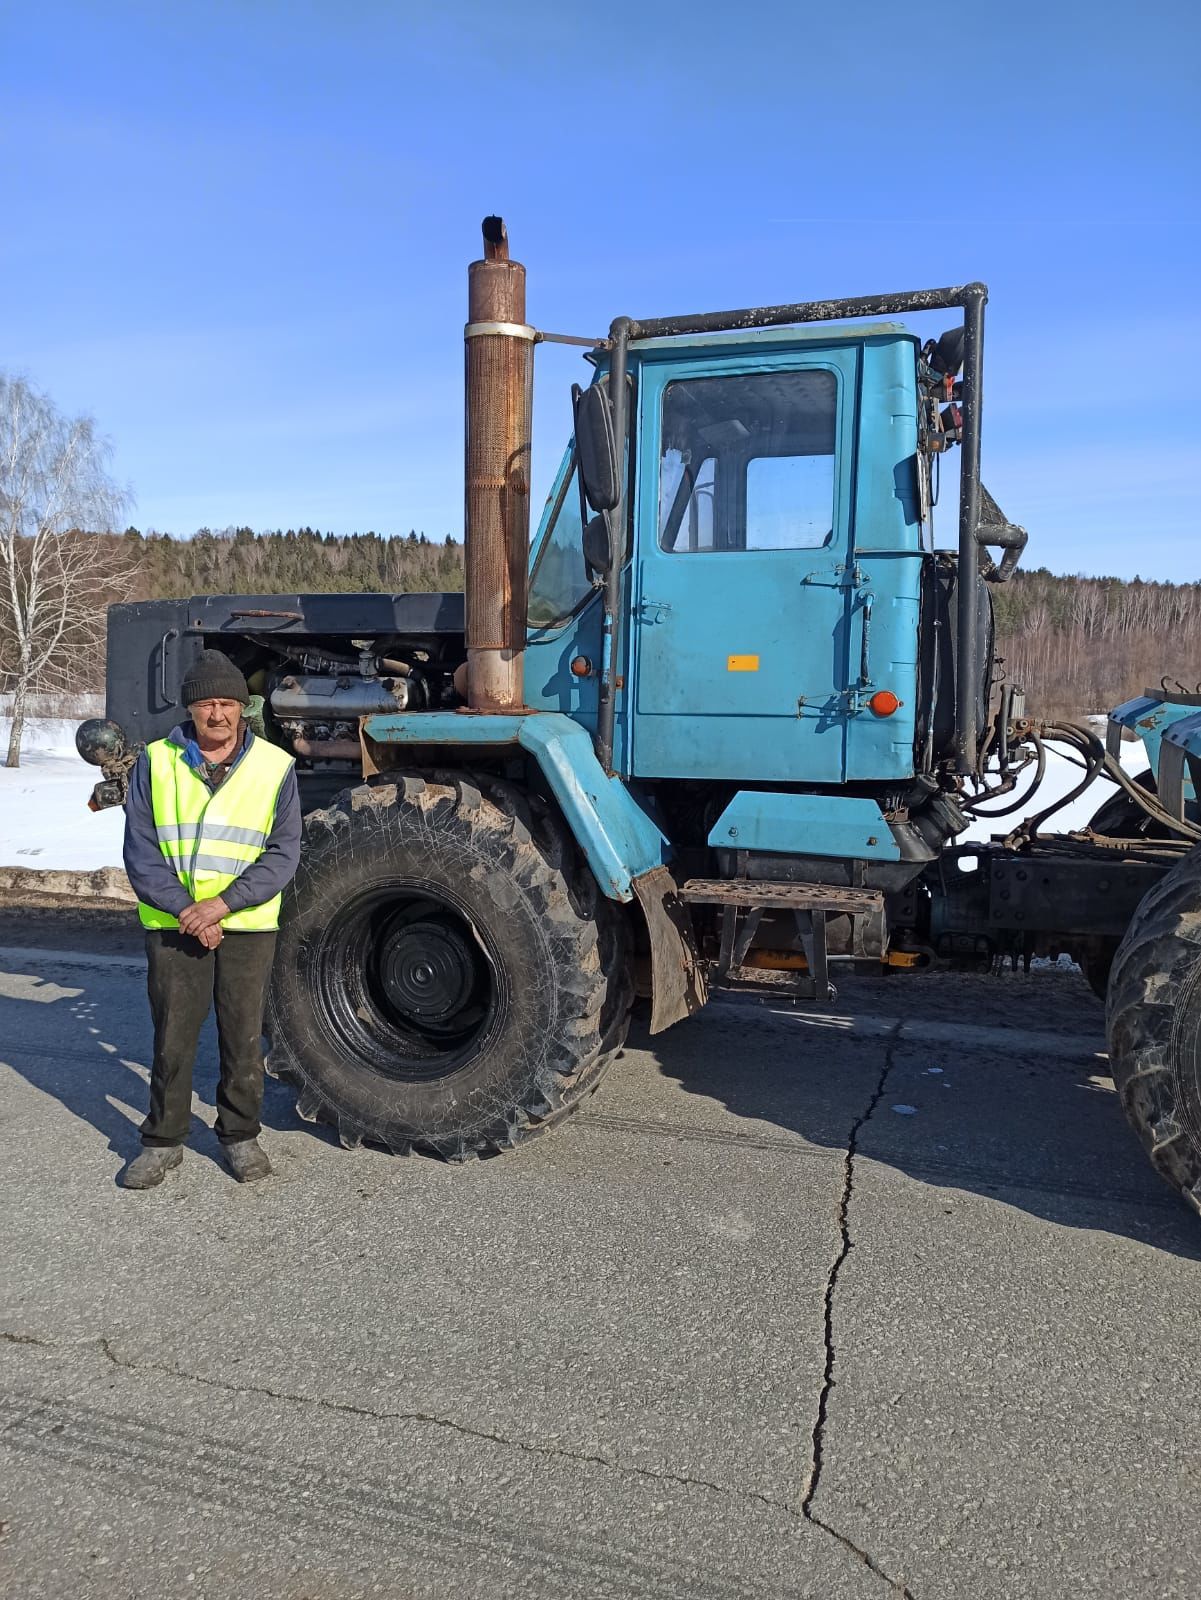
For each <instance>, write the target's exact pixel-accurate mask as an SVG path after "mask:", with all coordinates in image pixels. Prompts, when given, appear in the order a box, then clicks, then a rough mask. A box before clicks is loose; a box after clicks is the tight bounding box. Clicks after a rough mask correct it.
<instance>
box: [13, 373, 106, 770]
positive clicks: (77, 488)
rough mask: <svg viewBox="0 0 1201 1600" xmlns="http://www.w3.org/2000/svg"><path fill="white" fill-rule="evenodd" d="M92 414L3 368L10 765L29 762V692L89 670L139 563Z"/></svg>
mask: <svg viewBox="0 0 1201 1600" xmlns="http://www.w3.org/2000/svg"><path fill="white" fill-rule="evenodd" d="M108 456H109V449H108V445H107V443H106V442H105V441H104V440H103V439H101V438H100V437H99V436H98V435H97V433H96V425H95V423H94V422H93V420H92V418H91V417H86V416H82V417H74V418H69V417H65V416H63V415H62V414H61V412H59V410H58V409H57V407H56V406H55V405H54V403H53V401H52V400H51V399H50V397H49V396H48V395H46V394H43V393H41V392H39V391H38V390H37V389H35V388H33V387H32V385H31V384H30V383H29V382H28V381H27V380H26V379H24V378H9V377H6V376H5V375H4V374H2V373H0V687H3V688H4V689H5V690H6V691H8V692H10V693H11V694H12V723H11V726H10V729H9V739H8V761H7V765H8V766H10V767H17V766H20V764H21V738H22V734H23V732H24V727H25V717H26V714H27V712H28V709H29V703H30V697H31V695H32V694H33V693H34V692H35V691H38V690H46V689H55V688H57V689H66V688H69V687H71V686H72V684H73V683H78V682H79V680H80V676H81V674H80V670H79V669H80V665H81V654H82V653H83V652H87V651H89V650H97V649H99V650H103V648H104V631H105V605H106V603H107V602H108V601H110V600H113V599H119V598H120V597H121V595H122V594H123V593H124V592H126V591H127V589H128V583H129V579H130V576H131V566H130V563H129V562H128V561H127V560H123V559H122V558H121V557H119V556H118V557H115V556H114V551H113V548H112V541H111V540H101V539H97V538H94V537H92V535H94V534H97V533H105V532H109V531H111V530H112V529H114V528H115V527H116V526H117V524H118V521H119V519H120V516H121V513H122V511H123V509H124V506H125V503H126V496H125V495H124V494H123V493H122V492H121V490H120V489H119V488H118V487H117V485H116V484H115V483H114V482H113V480H112V478H111V477H110V476H109V473H108V470H107V468H108Z"/></svg>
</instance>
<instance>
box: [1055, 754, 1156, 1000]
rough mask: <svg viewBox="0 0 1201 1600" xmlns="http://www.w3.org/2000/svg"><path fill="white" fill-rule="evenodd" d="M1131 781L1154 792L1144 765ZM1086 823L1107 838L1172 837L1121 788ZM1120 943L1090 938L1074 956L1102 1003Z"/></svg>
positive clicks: (1150, 792)
mask: <svg viewBox="0 0 1201 1600" xmlns="http://www.w3.org/2000/svg"><path fill="white" fill-rule="evenodd" d="M1132 781H1133V782H1134V783H1136V784H1137V785H1138V787H1139V788H1140V789H1146V790H1147V792H1148V794H1154V793H1155V776H1154V774H1153V773H1152V771H1151V769H1150V767H1144V768H1143V769H1142V771H1141V772H1136V773H1135V774H1134V775H1133V779H1132ZM1088 825H1089V827H1090V828H1091V829H1092V831H1093V832H1094V833H1100V834H1103V835H1104V836H1105V837H1106V838H1109V839H1166V838H1170V837H1171V835H1170V834H1169V833H1168V830H1167V829H1166V828H1165V827H1163V825H1162V824H1161V823H1158V822H1156V821H1154V820H1153V818H1151V817H1149V816H1148V815H1147V813H1146V812H1145V811H1144V810H1143V808H1142V806H1140V805H1139V803H1138V801H1137V800H1133V799H1131V797H1130V796H1129V795H1128V794H1127V793H1126V792H1125V790H1123V789H1119V790H1118V791H1117V792H1116V793H1115V794H1111V795H1110V797H1109V799H1108V800H1107V801H1106V802H1105V804H1104V805H1103V806H1101V807H1100V809H1099V810H1097V811H1096V812H1094V813H1093V816H1092V818H1091V819H1090V821H1089V824H1088ZM1120 943H1121V940H1120V939H1106V938H1097V939H1091V940H1090V941H1089V947H1088V949H1086V950H1084V951H1082V952H1080V953H1079V954H1077V956H1076V959H1077V961H1078V962H1079V963H1080V970H1081V971H1082V972H1083V973H1084V980H1085V982H1086V983H1087V984H1088V986H1089V988H1090V989H1091V990H1092V991H1093V993H1094V994H1095V995H1096V997H1097V999H1098V1000H1100V1002H1101V1004H1102V1005H1104V1004H1105V1000H1106V997H1107V995H1108V993H1109V974H1110V972H1111V971H1112V970H1113V961H1114V957H1115V956H1116V954H1117V951H1118V945H1119V944H1120Z"/></svg>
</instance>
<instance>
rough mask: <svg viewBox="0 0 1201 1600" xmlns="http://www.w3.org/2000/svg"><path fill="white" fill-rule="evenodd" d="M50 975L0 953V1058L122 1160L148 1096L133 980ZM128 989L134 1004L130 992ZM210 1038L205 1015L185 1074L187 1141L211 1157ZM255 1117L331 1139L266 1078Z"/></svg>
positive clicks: (90, 972) (270, 1125) (146, 1047)
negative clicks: (189, 1097)
mask: <svg viewBox="0 0 1201 1600" xmlns="http://www.w3.org/2000/svg"><path fill="white" fill-rule="evenodd" d="M48 972H49V974H50V975H49V976H46V977H41V976H31V975H29V974H27V973H24V972H12V971H7V970H5V963H3V962H0V1063H3V1064H4V1065H7V1066H9V1067H11V1068H12V1069H13V1070H14V1071H15V1072H18V1073H19V1074H20V1075H21V1076H22V1077H23V1078H24V1079H25V1080H26V1082H27V1083H29V1084H31V1085H32V1087H33V1088H35V1089H38V1090H40V1091H41V1092H42V1093H43V1094H47V1095H50V1096H52V1097H53V1098H54V1099H55V1100H57V1101H59V1102H60V1104H62V1105H63V1106H65V1107H66V1109H67V1110H68V1111H69V1112H70V1113H71V1114H72V1115H73V1116H75V1117H78V1118H79V1120H80V1121H81V1122H86V1123H88V1124H90V1125H91V1126H92V1127H93V1128H95V1129H96V1131H97V1132H98V1133H99V1134H100V1135H101V1136H102V1137H103V1138H104V1139H105V1140H106V1142H107V1145H108V1148H109V1149H110V1150H111V1151H113V1152H114V1153H115V1154H116V1155H117V1156H119V1157H120V1158H121V1160H122V1161H123V1162H124V1161H129V1160H130V1159H132V1157H134V1156H136V1155H137V1153H138V1151H139V1150H140V1149H141V1140H140V1138H139V1129H140V1127H141V1123H142V1118H143V1116H144V1115H145V1111H146V1106H147V1102H148V1097H149V1082H150V1061H151V1057H152V1053H153V1040H152V1033H151V1028H150V1020H149V1013H148V1008H146V1007H145V1002H144V999H143V991H142V985H141V982H140V981H139V980H138V979H137V978H136V977H133V978H132V981H131V975H130V974H129V973H128V972H127V970H125V969H123V968H118V969H116V972H115V973H114V975H113V976H112V977H111V978H110V977H106V975H105V973H104V971H103V970H102V969H87V968H80V967H72V968H65V967H64V968H59V969H53V968H48ZM131 998H133V999H134V1002H135V1005H136V1007H137V1009H136V1010H135V1009H133V1008H132V1007H131V1006H130V1004H129V1001H130V999H131ZM216 1089H217V1038H216V1030H215V1027H214V1025H213V1020H212V1018H211V1017H210V1018H209V1020H208V1022H206V1024H205V1026H204V1030H203V1032H202V1034H201V1039H200V1047H199V1049H198V1051H197V1057H196V1069H195V1073H194V1076H193V1080H192V1090H193V1096H194V1100H195V1101H198V1102H199V1103H200V1104H201V1106H203V1107H204V1108H205V1109H206V1110H207V1111H208V1112H209V1113H210V1117H209V1119H208V1120H207V1121H206V1119H205V1117H203V1116H201V1115H198V1114H197V1111H196V1109H195V1108H194V1109H193V1112H192V1117H191V1125H190V1127H189V1130H188V1136H187V1139H186V1141H185V1144H186V1146H187V1148H188V1149H189V1150H193V1151H195V1152H196V1153H198V1154H200V1155H202V1156H207V1157H208V1158H209V1159H211V1160H212V1161H214V1162H218V1163H219V1152H218V1145H217V1139H216V1135H215V1134H214V1133H213V1131H212V1127H211V1120H212V1118H213V1117H215V1115H216V1099H215V1096H216ZM263 1127H264V1128H265V1129H266V1130H268V1131H274V1132H279V1133H284V1132H298V1131H301V1132H305V1133H308V1134H311V1135H314V1136H315V1137H316V1138H318V1139H319V1140H321V1141H323V1142H327V1143H328V1142H336V1141H334V1140H332V1136H331V1135H329V1134H328V1133H327V1130H325V1129H318V1128H315V1127H314V1126H313V1125H312V1124H310V1123H307V1122H304V1121H303V1120H302V1119H301V1118H300V1117H298V1116H297V1114H296V1105H295V1097H294V1095H293V1094H292V1091H291V1090H290V1089H288V1088H286V1087H285V1086H284V1085H283V1084H280V1083H277V1082H276V1081H275V1080H274V1079H273V1078H268V1079H267V1081H266V1086H265V1090H264V1094H263Z"/></svg>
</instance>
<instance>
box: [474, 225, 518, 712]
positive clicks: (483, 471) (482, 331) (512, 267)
mask: <svg viewBox="0 0 1201 1600" xmlns="http://www.w3.org/2000/svg"><path fill="white" fill-rule="evenodd" d="M483 235H484V256H483V259H482V260H480V261H473V262H472V263H471V265H470V267H469V268H468V273H467V282H468V291H467V299H468V306H467V319H468V335H469V336H468V337H467V338H466V339H465V351H466V398H467V404H466V504H465V508H464V509H465V530H466V550H465V567H466V590H467V693H468V702H469V704H470V705H471V706H472V707H473V709H475V710H477V711H514V710H517V709H518V708H519V707H520V706H521V704H522V701H523V699H524V688H523V680H522V652H523V651H524V649H525V613H526V565H527V560H528V555H529V542H530V428H531V402H532V396H533V348H534V346H533V330H532V329H530V328H528V327H527V325H526V320H525V268H524V267H523V266H522V265H521V264H520V263H519V262H517V261H510V260H509V241H508V235H507V234H506V232H505V225H504V223H503V222H502V221H501V219H500V218H499V217H486V218H485V219H484V224H483ZM481 324H483V325H484V326H483V327H482V328H481V326H480V325H481ZM498 325H499V326H498Z"/></svg>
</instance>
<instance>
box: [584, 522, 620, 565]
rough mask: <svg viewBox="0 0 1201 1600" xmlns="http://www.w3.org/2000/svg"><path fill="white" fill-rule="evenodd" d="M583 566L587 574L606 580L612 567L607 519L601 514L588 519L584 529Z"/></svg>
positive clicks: (610, 538) (611, 542)
mask: <svg viewBox="0 0 1201 1600" xmlns="http://www.w3.org/2000/svg"><path fill="white" fill-rule="evenodd" d="M583 544H584V564H585V566H586V567H587V568H588V571H589V573H592V574H595V576H596V577H598V578H607V577H608V575H609V569H610V567H612V565H613V539H612V537H611V535H610V533H609V519H608V517H607V516H605V515H604V513H603V512H602V513H601V514H600V515H599V516H595V517H589V519H588V524H587V526H586V527H585V529H584V540H583Z"/></svg>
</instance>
